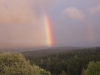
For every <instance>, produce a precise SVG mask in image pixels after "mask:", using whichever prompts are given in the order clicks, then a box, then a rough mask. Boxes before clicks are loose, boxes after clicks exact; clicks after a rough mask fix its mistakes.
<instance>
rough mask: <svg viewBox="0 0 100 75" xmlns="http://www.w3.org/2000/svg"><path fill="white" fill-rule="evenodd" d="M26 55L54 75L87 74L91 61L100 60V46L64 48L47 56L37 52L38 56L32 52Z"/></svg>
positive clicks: (32, 61)
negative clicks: (39, 54) (74, 48)
mask: <svg viewBox="0 0 100 75" xmlns="http://www.w3.org/2000/svg"><path fill="white" fill-rule="evenodd" d="M30 53H31V52H30ZM23 54H24V53H23ZM24 55H25V54H24ZM25 57H26V58H27V59H29V60H30V61H31V64H33V63H34V64H36V65H38V66H40V67H41V68H43V69H45V70H46V71H50V72H51V74H52V75H85V72H86V69H87V67H88V64H89V63H90V62H98V61H100V47H95V48H83V49H77V50H66V51H65V50H64V51H63V50H62V52H58V53H54V54H48V55H47V54H46V55H45V56H44V55H43V56H42V55H41V56H38V54H37V57H36V56H35V57H34V55H32V54H31V55H25ZM99 68H100V67H99ZM93 75H96V74H93ZM97 75H98V74H97ZM99 75H100V69H99Z"/></svg>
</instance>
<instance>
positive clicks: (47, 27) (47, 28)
mask: <svg viewBox="0 0 100 75" xmlns="http://www.w3.org/2000/svg"><path fill="white" fill-rule="evenodd" d="M44 24H45V34H46V44H47V45H48V46H52V44H53V40H52V30H51V27H50V21H49V17H48V15H47V14H45V15H44Z"/></svg>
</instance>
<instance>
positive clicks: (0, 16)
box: [0, 0, 50, 24]
mask: <svg viewBox="0 0 100 75" xmlns="http://www.w3.org/2000/svg"><path fill="white" fill-rule="evenodd" d="M49 1H50V0H49ZM46 4H48V2H47V1H46V0H0V23H1V24H36V23H37V22H38V18H37V16H38V14H39V15H41V14H42V13H43V12H44V9H43V7H44V6H45V5H46Z"/></svg>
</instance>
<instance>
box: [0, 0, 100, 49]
mask: <svg viewBox="0 0 100 75" xmlns="http://www.w3.org/2000/svg"><path fill="white" fill-rule="evenodd" d="M45 14H46V15H48V18H49V21H50V27H51V32H52V38H53V39H52V41H53V44H52V45H51V46H77V47H88V46H90V47H91V46H100V0H0V45H1V46H0V47H1V48H5V47H40V46H47V44H46V35H45V25H44V22H43V21H44V15H45Z"/></svg>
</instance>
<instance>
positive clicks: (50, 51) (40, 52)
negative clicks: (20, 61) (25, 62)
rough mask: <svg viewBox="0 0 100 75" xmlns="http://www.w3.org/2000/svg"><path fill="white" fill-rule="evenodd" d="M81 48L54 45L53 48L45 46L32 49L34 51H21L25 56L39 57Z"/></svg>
mask: <svg viewBox="0 0 100 75" xmlns="http://www.w3.org/2000/svg"><path fill="white" fill-rule="evenodd" d="M78 49H81V48H78V47H54V48H47V49H42V50H34V51H25V52H21V53H22V54H23V55H24V56H25V57H33V58H36V57H41V56H47V55H51V54H59V53H65V52H69V51H72V50H78Z"/></svg>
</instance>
